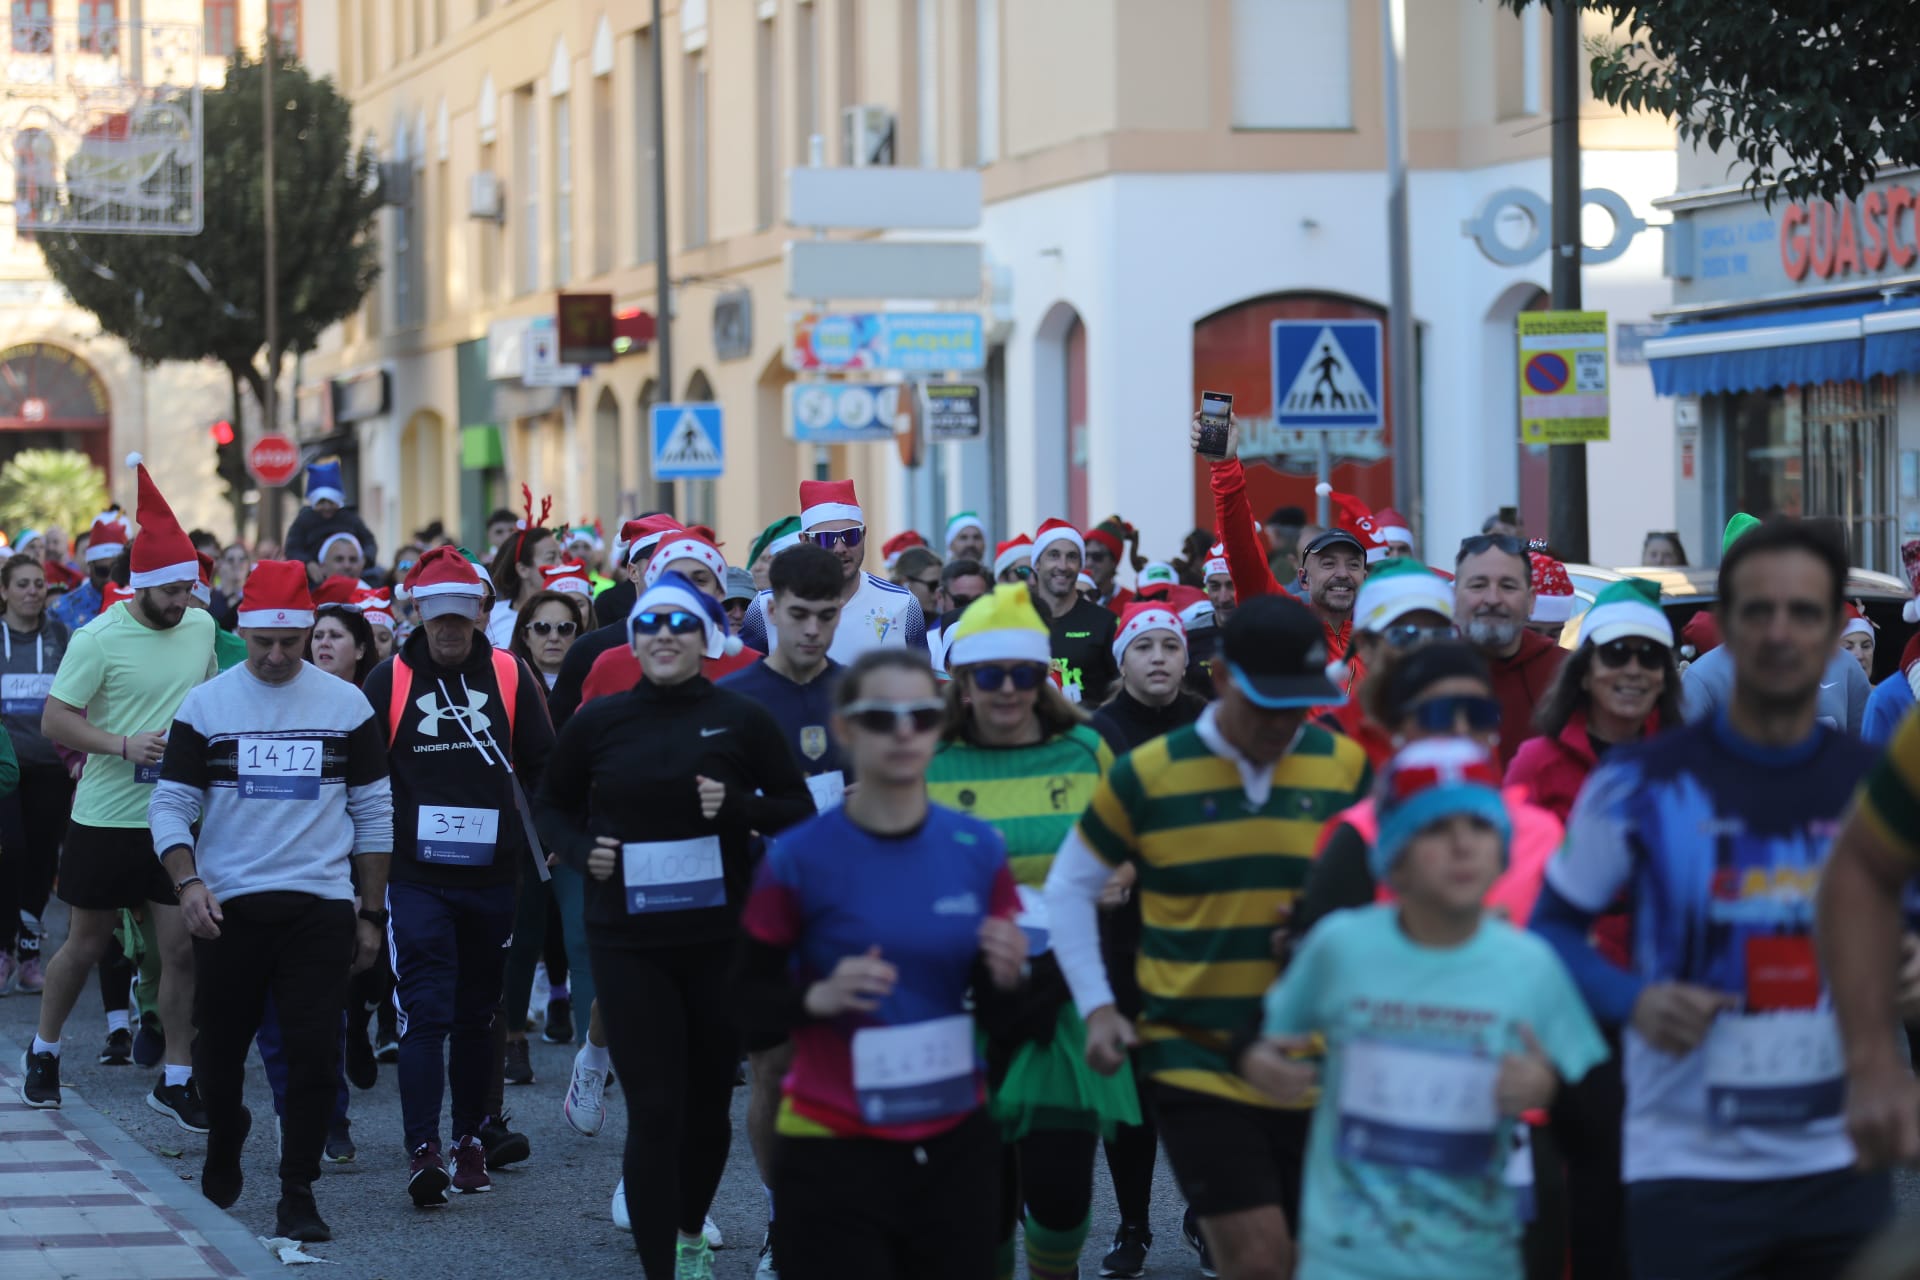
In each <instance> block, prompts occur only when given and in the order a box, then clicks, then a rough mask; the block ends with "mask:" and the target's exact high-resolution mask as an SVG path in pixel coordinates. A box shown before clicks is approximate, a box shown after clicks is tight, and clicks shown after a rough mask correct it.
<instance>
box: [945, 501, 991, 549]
mask: <svg viewBox="0 0 1920 1280" xmlns="http://www.w3.org/2000/svg"><path fill="white" fill-rule="evenodd" d="M986 558H987V526H986V523H985V522H984V521H982V520H981V519H980V517H979V516H977V515H975V514H974V513H973V512H971V511H962V512H960V513H958V514H957V515H955V516H954V517H953V518H952V519H951V520H949V521H947V559H949V560H984V559H986Z"/></svg>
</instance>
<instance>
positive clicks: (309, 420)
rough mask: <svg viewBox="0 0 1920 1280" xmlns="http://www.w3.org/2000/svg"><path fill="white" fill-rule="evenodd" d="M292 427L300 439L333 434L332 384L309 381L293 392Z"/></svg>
mask: <svg viewBox="0 0 1920 1280" xmlns="http://www.w3.org/2000/svg"><path fill="white" fill-rule="evenodd" d="M293 427H294V431H295V432H296V433H297V434H298V435H299V437H300V438H301V439H302V440H312V439H314V438H315V437H317V436H330V435H332V434H333V384H332V383H328V382H309V383H307V384H306V385H304V386H302V387H301V388H300V389H299V390H297V391H295V392H294V393H293Z"/></svg>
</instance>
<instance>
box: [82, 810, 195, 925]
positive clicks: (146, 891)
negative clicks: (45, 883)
mask: <svg viewBox="0 0 1920 1280" xmlns="http://www.w3.org/2000/svg"><path fill="white" fill-rule="evenodd" d="M56 891H57V892H58V894H59V897H60V901H62V902H64V903H66V904H67V905H68V906H70V907H78V908H80V909H81V910H83V911H116V910H118V909H120V908H121V907H129V908H131V907H138V906H143V905H145V904H146V903H149V902H158V903H160V904H161V905H162V906H168V907H173V906H178V905H179V899H178V898H175V897H174V896H173V880H172V878H171V877H169V876H168V875H167V869H166V868H165V867H163V866H161V865H160V857H159V855H158V854H156V853H154V851H153V832H151V831H149V830H148V829H147V828H145V827H90V826H87V825H86V824H84V823H80V822H69V823H67V838H66V840H65V842H64V843H62V844H61V846H60V881H59V884H58V886H57V887H56Z"/></svg>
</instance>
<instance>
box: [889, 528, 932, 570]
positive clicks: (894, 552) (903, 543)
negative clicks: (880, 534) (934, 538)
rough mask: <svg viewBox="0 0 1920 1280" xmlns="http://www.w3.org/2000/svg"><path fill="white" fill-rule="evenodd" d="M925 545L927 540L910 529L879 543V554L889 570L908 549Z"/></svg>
mask: <svg viewBox="0 0 1920 1280" xmlns="http://www.w3.org/2000/svg"><path fill="white" fill-rule="evenodd" d="M926 545H927V540H926V539H925V538H923V537H921V536H920V535H919V534H918V533H915V532H914V531H913V530H912V529H909V530H907V531H906V532H905V533H896V534H894V535H893V536H892V537H891V538H888V539H887V540H886V541H885V542H883V543H881V544H880V554H881V556H882V557H884V558H885V560H886V565H887V568H889V569H891V568H893V565H894V561H896V560H898V559H899V558H900V553H901V552H903V551H905V550H906V549H907V548H908V547H924V546H926Z"/></svg>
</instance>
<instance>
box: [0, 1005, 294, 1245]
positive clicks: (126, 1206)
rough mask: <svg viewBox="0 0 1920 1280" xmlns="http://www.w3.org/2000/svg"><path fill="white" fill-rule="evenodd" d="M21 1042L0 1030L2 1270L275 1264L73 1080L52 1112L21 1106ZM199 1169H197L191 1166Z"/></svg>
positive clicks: (247, 1233) (179, 1172)
mask: <svg viewBox="0 0 1920 1280" xmlns="http://www.w3.org/2000/svg"><path fill="white" fill-rule="evenodd" d="M20 1081H21V1050H20V1046H19V1045H17V1044H15V1043H13V1041H11V1040H9V1039H7V1038H6V1037H5V1036H0V1275H4V1276H6V1277H7V1280H212V1278H214V1277H224V1278H227V1280H234V1278H237V1277H246V1278H249V1280H250V1278H252V1277H264V1276H278V1275H280V1274H281V1273H282V1271H283V1268H282V1266H281V1265H280V1263H279V1261H278V1260H277V1259H275V1258H274V1257H273V1256H272V1255H271V1254H269V1253H268V1252H267V1251H266V1249H265V1247H264V1246H262V1245H261V1244H260V1242H259V1241H258V1240H257V1239H255V1237H254V1235H253V1233H252V1232H250V1231H248V1230H247V1229H246V1228H245V1227H243V1226H241V1225H240V1223H239V1222H237V1221H235V1220H234V1219H233V1218H232V1217H230V1216H229V1215H228V1214H227V1213H226V1212H225V1211H223V1210H221V1209H217V1208H215V1207H214V1206H213V1205H212V1204H211V1203H209V1202H208V1201H207V1200H206V1199H205V1198H204V1197H202V1196H201V1194H200V1188H199V1184H198V1183H197V1182H187V1181H185V1180H183V1178H182V1172H183V1171H182V1170H181V1169H180V1167H179V1166H177V1165H176V1166H174V1167H172V1168H169V1167H168V1166H167V1165H166V1164H163V1163H162V1162H161V1161H160V1160H159V1158H158V1157H156V1156H154V1155H153V1154H152V1153H150V1152H149V1151H148V1150H147V1149H146V1148H145V1147H143V1146H141V1145H140V1144H139V1143H137V1142H135V1141H134V1140H133V1139H132V1138H129V1137H128V1136H127V1135H126V1134H124V1133H122V1132H121V1131H120V1130H119V1128H118V1127H116V1126H115V1125H114V1124H113V1123H112V1122H111V1121H110V1120H108V1119H106V1117H104V1116H102V1115H101V1114H100V1113H99V1112H97V1111H95V1110H94V1109H93V1108H92V1107H90V1106H88V1105H87V1102H86V1100H85V1099H84V1098H82V1097H81V1096H80V1094H79V1092H78V1091H77V1090H75V1089H73V1088H72V1087H71V1086H69V1087H68V1088H67V1089H66V1090H65V1091H64V1097H63V1098H62V1103H63V1105H62V1107H61V1109H60V1110H58V1111H40V1110H35V1109H34V1108H32V1107H29V1106H28V1105H27V1104H26V1103H24V1102H22V1101H20ZM191 1172H193V1173H196V1174H197V1172H198V1170H197V1169H196V1170H192V1171H191Z"/></svg>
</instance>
